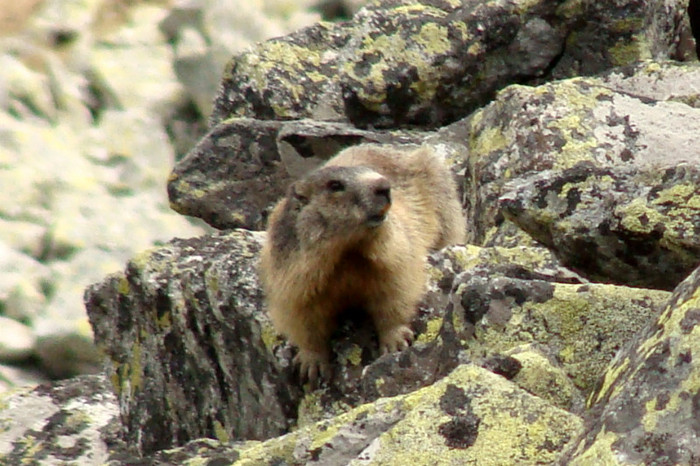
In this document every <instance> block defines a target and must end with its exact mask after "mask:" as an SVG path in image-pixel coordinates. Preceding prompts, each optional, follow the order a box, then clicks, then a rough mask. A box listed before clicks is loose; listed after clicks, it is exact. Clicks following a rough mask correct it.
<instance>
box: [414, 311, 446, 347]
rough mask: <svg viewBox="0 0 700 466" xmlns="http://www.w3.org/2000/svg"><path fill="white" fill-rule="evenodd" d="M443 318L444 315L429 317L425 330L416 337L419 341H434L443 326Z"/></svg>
mask: <svg viewBox="0 0 700 466" xmlns="http://www.w3.org/2000/svg"><path fill="white" fill-rule="evenodd" d="M442 323H443V319H442V317H435V318H433V319H429V320H428V322H427V325H426V329H425V332H423V333H421V334H420V335H418V338H417V339H416V342H417V343H430V342H431V341H434V340H435V339H436V338H437V337H438V335H439V334H440V329H441V328H442Z"/></svg>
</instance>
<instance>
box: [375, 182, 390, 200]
mask: <svg viewBox="0 0 700 466" xmlns="http://www.w3.org/2000/svg"><path fill="white" fill-rule="evenodd" d="M374 195H375V196H376V197H377V198H383V199H384V201H385V202H386V203H387V204H391V185H390V184H389V180H387V179H386V178H382V179H380V180H378V181H377V185H376V186H375V187H374Z"/></svg>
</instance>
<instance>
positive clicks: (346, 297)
mask: <svg viewBox="0 0 700 466" xmlns="http://www.w3.org/2000/svg"><path fill="white" fill-rule="evenodd" d="M387 273H388V271H387V270H386V266H385V264H383V262H382V261H381V258H370V257H367V256H366V255H365V254H364V253H362V252H360V251H356V250H350V251H348V252H346V253H345V254H343V256H342V257H341V258H340V260H339V261H338V262H337V264H336V266H335V267H334V269H333V272H332V273H331V274H330V276H329V277H328V278H329V280H328V281H327V283H326V290H325V293H323V294H325V295H326V296H327V297H328V298H329V299H330V300H331V301H333V302H335V303H336V304H337V305H338V307H340V308H343V307H348V306H363V305H364V304H365V302H366V301H367V297H368V296H371V295H372V294H373V293H376V289H377V285H378V284H379V283H381V282H383V281H384V280H385V279H386V277H385V276H383V275H385V274H387Z"/></svg>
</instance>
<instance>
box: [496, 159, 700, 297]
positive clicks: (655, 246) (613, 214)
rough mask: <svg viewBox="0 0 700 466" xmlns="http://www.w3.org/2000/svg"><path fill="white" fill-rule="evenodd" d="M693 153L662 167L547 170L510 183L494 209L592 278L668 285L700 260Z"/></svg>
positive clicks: (698, 185) (697, 171)
mask: <svg viewBox="0 0 700 466" xmlns="http://www.w3.org/2000/svg"><path fill="white" fill-rule="evenodd" d="M688 156H689V157H690V156H692V154H688ZM695 158H696V159H697V161H696V162H695V163H692V164H687V163H680V164H677V165H674V166H672V167H670V168H665V169H663V168H660V167H659V166H658V165H656V164H655V165H654V166H653V167H650V168H646V169H630V168H617V167H614V168H596V167H595V166H594V165H592V164H586V163H580V164H577V165H575V166H574V167H572V168H568V169H565V170H560V171H556V170H554V171H552V170H547V171H544V172H541V173H539V174H536V175H533V176H531V177H528V178H525V179H524V180H522V181H520V182H518V183H517V184H516V183H514V184H512V185H511V188H512V190H511V191H510V192H508V193H506V194H504V195H503V196H502V197H501V199H500V205H501V210H502V212H504V214H505V215H506V217H507V218H509V219H510V220H512V221H513V222H514V223H515V224H517V225H518V226H519V227H520V228H522V229H523V230H525V231H526V232H527V233H529V234H530V235H531V236H532V237H533V238H535V239H536V240H538V241H540V242H541V243H543V244H545V245H547V246H548V247H549V248H550V249H552V250H553V251H555V253H556V254H557V256H558V257H559V258H560V259H561V260H562V262H563V263H564V264H565V265H567V266H569V267H571V268H573V269H574V270H577V271H578V272H579V273H581V274H584V275H586V276H587V277H589V278H591V279H592V280H596V281H607V282H613V283H619V284H626V285H631V286H642V287H651V288H659V289H665V290H672V289H673V288H674V287H675V286H676V285H677V284H678V283H680V282H681V281H682V280H683V279H684V278H685V277H686V276H688V274H690V272H691V271H693V270H694V269H695V267H697V264H700V168H698V167H700V165H699V164H700V152H698V153H697V156H696V157H695Z"/></svg>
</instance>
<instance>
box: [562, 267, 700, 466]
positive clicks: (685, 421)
mask: <svg viewBox="0 0 700 466" xmlns="http://www.w3.org/2000/svg"><path fill="white" fill-rule="evenodd" d="M699 300H700V269H697V270H696V271H695V272H693V273H692V274H691V275H690V276H689V277H688V278H687V279H686V280H685V281H683V282H682V283H681V284H680V285H679V286H678V287H677V288H676V290H675V291H674V292H673V295H672V296H671V298H670V299H669V301H668V304H667V306H666V308H665V310H664V311H663V313H662V314H661V315H660V316H659V317H658V318H657V319H655V320H654V321H653V323H652V324H651V325H647V326H646V328H645V329H644V331H643V332H641V333H640V334H639V335H637V336H636V337H635V338H634V339H633V340H631V341H630V342H629V344H628V345H626V347H625V348H624V350H623V351H621V352H620V353H619V354H618V355H617V356H616V357H615V359H614V360H613V361H612V362H611V364H610V366H609V367H608V368H607V370H606V371H605V374H604V377H603V378H602V379H601V380H600V384H599V385H598V386H597V387H596V390H595V392H594V393H592V394H591V396H590V398H589V400H588V403H589V411H588V414H587V416H586V417H587V419H588V421H587V428H586V432H585V433H584V434H583V435H582V436H581V437H580V438H579V439H578V440H577V441H576V442H574V443H573V448H572V449H571V450H570V451H569V452H568V454H566V455H565V456H564V457H563V458H562V460H561V464H590V462H591V461H594V462H605V463H606V464H642V463H647V464H652V463H655V464H695V463H697V462H698V461H700V454H699V452H700V423H699V422H698V420H699V419H700V417H699V414H700V384H699V383H698V380H700V362H699V359H698V358H697V357H696V356H697V354H698V342H700V338H699V337H700V310H699V309H698V302H699Z"/></svg>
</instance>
